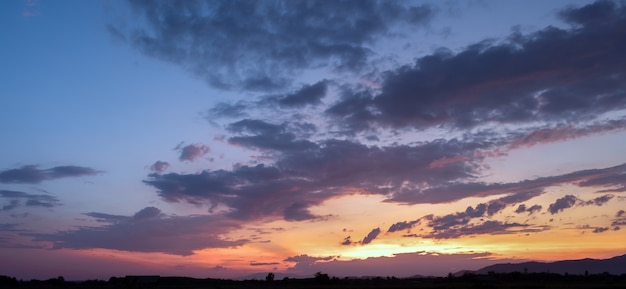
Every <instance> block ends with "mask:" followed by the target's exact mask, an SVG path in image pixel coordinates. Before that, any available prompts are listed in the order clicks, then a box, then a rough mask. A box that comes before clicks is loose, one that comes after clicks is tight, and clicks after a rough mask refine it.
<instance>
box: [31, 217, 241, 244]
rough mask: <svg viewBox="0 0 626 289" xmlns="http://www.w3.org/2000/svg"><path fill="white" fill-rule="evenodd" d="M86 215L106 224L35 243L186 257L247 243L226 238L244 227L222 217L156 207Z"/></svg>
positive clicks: (43, 236) (38, 238) (39, 236)
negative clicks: (176, 213)
mask: <svg viewBox="0 0 626 289" xmlns="http://www.w3.org/2000/svg"><path fill="white" fill-rule="evenodd" d="M86 215H87V216H90V217H94V218H96V219H98V220H99V221H101V222H104V223H106V224H105V225H102V226H99V227H79V228H77V229H73V230H67V231H59V232H56V233H52V234H33V235H32V236H33V237H34V240H35V241H46V242H51V243H52V244H53V246H54V248H59V249H60V248H67V249H92V248H103V249H114V250H121V251H134V252H161V253H166V254H173V255H182V256H186V255H191V254H193V251H194V250H201V249H206V248H230V247H237V246H241V245H243V244H245V243H246V242H247V240H244V239H241V240H229V239H224V238H223V237H222V235H224V234H226V233H228V232H230V231H232V230H236V229H239V228H240V224H239V223H237V222H233V221H230V220H227V219H224V218H223V217H219V216H211V215H194V216H167V215H165V214H163V213H162V212H161V211H160V210H159V209H157V208H154V207H147V208H144V209H142V210H140V211H138V212H137V213H135V214H134V215H133V216H116V215H109V214H103V213H87V214H86Z"/></svg>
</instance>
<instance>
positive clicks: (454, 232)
mask: <svg viewBox="0 0 626 289" xmlns="http://www.w3.org/2000/svg"><path fill="white" fill-rule="evenodd" d="M529 227H530V225H527V224H519V223H503V222H500V221H495V220H488V221H485V222H483V223H480V224H465V225H461V226H453V227H450V228H440V229H439V230H435V231H433V232H431V233H429V234H426V235H424V236H422V237H427V238H435V239H453V238H460V237H463V236H472V235H499V234H517V233H527V232H539V231H542V229H536V228H529Z"/></svg>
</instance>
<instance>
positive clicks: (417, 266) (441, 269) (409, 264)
mask: <svg viewBox="0 0 626 289" xmlns="http://www.w3.org/2000/svg"><path fill="white" fill-rule="evenodd" d="M490 257H491V254H489V253H459V254H442V253H430V252H425V251H421V252H414V253H403V254H394V255H393V256H391V257H369V258H365V259H354V260H345V261H344V260H340V259H335V258H332V257H331V259H329V260H326V261H325V262H308V263H298V264H297V265H296V266H293V267H291V268H289V269H288V271H290V272H293V273H296V274H305V275H310V276H313V274H314V273H315V272H337V273H335V274H341V275H338V276H337V277H349V276H352V277H354V276H358V277H360V276H396V277H399V278H403V277H411V276H414V275H415V274H418V273H419V274H422V275H426V276H445V275H447V274H448V273H450V272H457V271H459V270H461V269H467V270H478V269H480V268H482V267H485V266H488V265H493V264H495V263H501V262H514V261H515V260H501V259H500V260H495V259H491V258H490Z"/></svg>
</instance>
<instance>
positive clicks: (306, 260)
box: [283, 254, 336, 270]
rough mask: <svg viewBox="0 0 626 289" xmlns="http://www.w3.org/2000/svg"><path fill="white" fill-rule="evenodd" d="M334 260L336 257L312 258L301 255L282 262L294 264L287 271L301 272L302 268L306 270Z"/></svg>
mask: <svg viewBox="0 0 626 289" xmlns="http://www.w3.org/2000/svg"><path fill="white" fill-rule="evenodd" d="M335 258H336V256H325V257H313V256H309V255H307V254H302V255H298V256H291V257H287V258H286V259H285V260H283V261H285V262H293V263H296V264H295V265H294V266H293V267H291V268H290V269H289V270H301V269H302V268H308V267H310V266H312V265H315V264H320V263H325V262H328V261H331V260H334V259H335Z"/></svg>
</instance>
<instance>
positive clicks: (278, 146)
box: [228, 119, 317, 152]
mask: <svg viewBox="0 0 626 289" xmlns="http://www.w3.org/2000/svg"><path fill="white" fill-rule="evenodd" d="M299 129H301V127H298V126H297V124H296V126H295V127H294V126H293V125H292V126H289V125H288V124H281V125H276V124H271V123H267V122H265V121H262V120H253V119H244V120H241V121H238V122H235V123H232V124H230V125H229V126H228V130H229V131H231V132H233V133H239V134H244V133H247V134H248V135H241V136H233V137H230V138H229V139H228V142H229V143H231V144H235V145H241V146H244V147H248V148H253V149H261V150H275V151H279V152H280V151H302V150H307V149H314V148H316V147H317V144H315V143H313V142H311V141H308V140H305V139H298V136H297V135H296V134H295V133H293V132H292V131H294V130H295V131H298V130H299Z"/></svg>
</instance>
